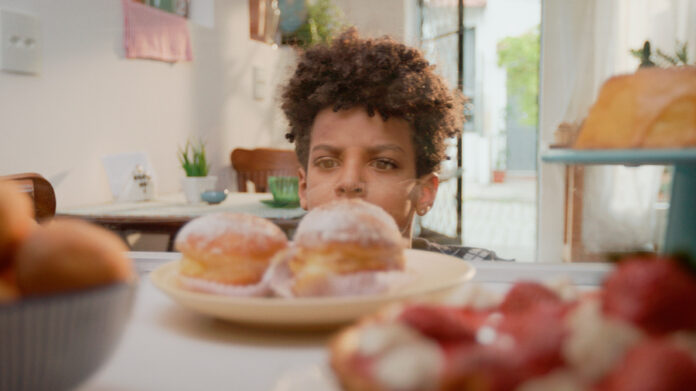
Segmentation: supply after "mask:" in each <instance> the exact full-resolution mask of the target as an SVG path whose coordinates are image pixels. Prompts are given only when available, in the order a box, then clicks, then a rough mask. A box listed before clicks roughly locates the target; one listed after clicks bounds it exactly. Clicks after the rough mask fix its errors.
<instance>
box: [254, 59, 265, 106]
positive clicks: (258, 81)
mask: <svg viewBox="0 0 696 391" xmlns="http://www.w3.org/2000/svg"><path fill="white" fill-rule="evenodd" d="M252 74H253V76H252V77H253V81H252V83H253V90H254V99H256V100H263V98H265V97H266V70H265V69H263V68H262V67H260V66H255V67H254V68H253V69H252Z"/></svg>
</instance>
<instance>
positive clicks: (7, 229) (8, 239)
mask: <svg viewBox="0 0 696 391" xmlns="http://www.w3.org/2000/svg"><path fill="white" fill-rule="evenodd" d="M35 227H36V222H35V221H34V206H33V204H32V201H31V198H29V196H28V195H27V194H25V193H22V192H21V190H20V188H19V186H18V185H17V184H16V183H15V182H13V181H10V180H2V181H0V271H2V270H3V269H5V268H7V267H9V266H10V264H11V263H12V259H13V258H14V255H15V252H16V251H17V249H18V248H19V245H20V244H21V243H22V241H23V240H24V239H25V238H26V237H27V236H28V235H29V233H30V232H31V231H32V229H33V228H35Z"/></svg>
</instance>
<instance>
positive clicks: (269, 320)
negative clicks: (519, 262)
mask: <svg viewBox="0 0 696 391" xmlns="http://www.w3.org/2000/svg"><path fill="white" fill-rule="evenodd" d="M405 255H406V272H407V273H409V274H411V275H412V276H413V278H409V280H408V283H406V284H404V285H402V286H400V287H399V288H398V289H397V290H395V291H393V292H390V293H387V294H381V295H366V296H350V297H345V296H344V297H312V298H293V299H284V298H276V297H253V298H249V297H228V296H221V295H214V294H208V293H199V292H192V291H189V290H186V289H184V288H182V287H180V286H179V284H178V282H177V276H178V271H179V261H173V262H169V263H166V264H164V265H162V266H160V267H158V268H157V269H155V270H154V271H153V272H152V273H151V274H150V280H151V281H152V282H153V283H154V285H155V286H156V287H157V288H159V289H160V290H161V291H162V292H164V293H166V294H167V295H169V297H171V298H172V299H174V301H176V302H178V303H179V304H181V305H182V306H184V307H186V308H188V309H191V310H193V311H197V312H199V313H202V314H205V315H210V316H213V317H216V318H220V319H225V320H231V321H235V322H241V323H254V324H265V325H271V326H303V325H304V326H309V325H314V326H322V325H334V324H338V323H345V322H350V321H353V320H355V319H357V318H359V317H360V316H362V315H365V314H368V313H371V312H374V311H375V310H377V309H378V308H380V307H382V306H384V305H386V304H390V303H393V302H397V301H401V300H405V299H431V298H439V297H442V296H443V295H446V294H447V293H449V292H450V291H452V290H453V289H454V288H456V287H457V286H459V285H461V284H463V283H464V282H466V281H468V280H470V279H471V278H473V276H474V273H475V269H474V267H473V266H472V265H471V264H470V263H468V262H466V261H463V260H461V259H459V258H456V257H452V256H449V255H445V254H440V253H435V252H430V251H422V250H406V253H405Z"/></svg>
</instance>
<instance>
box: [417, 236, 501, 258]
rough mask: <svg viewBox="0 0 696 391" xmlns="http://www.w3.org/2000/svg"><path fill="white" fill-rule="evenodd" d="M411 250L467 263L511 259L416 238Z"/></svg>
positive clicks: (488, 252)
mask: <svg viewBox="0 0 696 391" xmlns="http://www.w3.org/2000/svg"><path fill="white" fill-rule="evenodd" d="M411 248H414V249H417V250H426V251H434V252H439V253H442V254H447V255H452V256H455V257H457V258H461V259H463V260H465V261H510V259H502V258H498V256H497V255H496V254H495V252H493V251H491V250H486V249H484V248H477V247H465V246H457V245H450V244H439V243H435V242H431V241H429V240H426V239H423V238H414V239H413V240H412V241H411Z"/></svg>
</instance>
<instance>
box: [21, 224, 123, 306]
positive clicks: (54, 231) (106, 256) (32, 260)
mask: <svg viewBox="0 0 696 391" xmlns="http://www.w3.org/2000/svg"><path fill="white" fill-rule="evenodd" d="M127 251H128V247H127V246H126V244H125V243H124V242H123V241H122V240H121V239H120V238H119V237H118V236H116V235H115V234H113V233H112V232H110V231H108V230H106V229H104V228H101V227H98V226H95V225H93V224H90V223H87V222H84V221H80V220H72V219H66V218H56V219H54V220H52V221H50V222H49V223H47V224H45V225H43V226H41V227H40V228H39V229H37V230H35V231H34V232H33V233H32V234H31V235H30V236H29V237H28V238H27V239H26V240H25V241H24V243H23V244H22V246H21V247H20V248H19V251H18V252H17V258H16V274H17V284H18V285H19V288H20V290H21V292H22V294H26V295H40V294H48V293H56V292H67V291H74V290H80V289H86V288H90V287H94V286H98V285H104V284H109V283H115V282H125V281H130V280H132V279H133V278H135V273H134V270H133V263H132V261H131V260H130V259H129V258H128V257H127V254H126V252H127Z"/></svg>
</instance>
